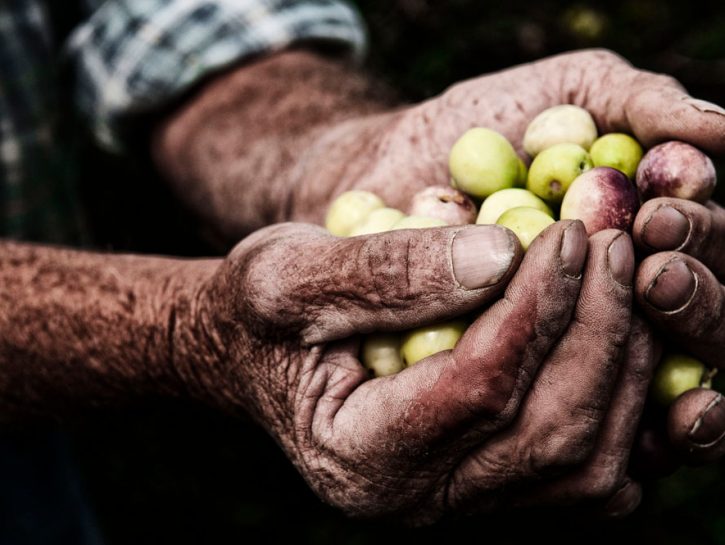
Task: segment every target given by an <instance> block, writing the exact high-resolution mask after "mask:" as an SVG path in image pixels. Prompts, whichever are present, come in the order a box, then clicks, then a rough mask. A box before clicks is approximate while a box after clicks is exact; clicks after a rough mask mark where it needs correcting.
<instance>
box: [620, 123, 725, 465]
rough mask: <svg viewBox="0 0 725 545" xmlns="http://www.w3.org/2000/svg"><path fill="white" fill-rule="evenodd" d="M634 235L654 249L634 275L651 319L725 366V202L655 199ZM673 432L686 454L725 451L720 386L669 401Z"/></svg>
mask: <svg viewBox="0 0 725 545" xmlns="http://www.w3.org/2000/svg"><path fill="white" fill-rule="evenodd" d="M721 141H722V136H721ZM634 239H635V242H636V243H637V245H638V246H639V248H640V249H641V250H642V251H643V252H646V253H648V254H652V255H650V256H649V257H647V258H646V259H645V260H644V261H643V262H642V264H641V266H640V267H639V270H638V271H637V275H636V298H637V301H638V303H639V306H640V308H641V309H642V311H643V312H644V313H645V314H646V316H647V318H648V320H649V321H650V322H651V323H653V324H655V325H656V327H657V328H658V329H659V330H660V331H662V332H663V333H664V336H665V338H666V339H668V340H671V341H674V342H675V343H676V344H677V345H678V346H679V347H681V349H684V351H686V352H687V353H690V354H692V355H694V356H697V357H698V358H700V359H702V361H704V362H705V363H706V364H707V365H709V366H711V367H716V368H719V369H724V368H725V360H723V353H725V287H723V285H722V283H723V282H725V210H724V209H723V208H722V207H720V206H718V205H717V204H715V203H714V202H709V203H708V204H707V205H706V206H703V205H700V204H697V203H693V202H690V201H684V200H680V199H665V198H661V199H653V200H651V201H648V202H646V203H645V204H644V205H643V207H642V209H641V210H640V212H639V214H638V215H637V218H636V222H635V226H634ZM667 435H668V436H669V440H670V441H671V442H672V444H673V445H674V446H675V448H676V449H677V450H678V451H679V456H680V457H682V458H683V459H684V461H686V462H690V463H703V462H708V461H713V460H716V459H718V458H720V457H721V456H723V454H725V401H724V400H723V396H722V394H719V393H717V392H714V391H711V390H705V389H699V390H695V391H692V392H688V393H687V394H686V395H684V396H682V397H681V398H680V399H678V400H677V401H676V402H675V403H674V405H673V406H672V407H671V408H670V411H669V418H668V424H667ZM660 443H661V444H665V442H662V441H660Z"/></svg>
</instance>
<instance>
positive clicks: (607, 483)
mask: <svg viewBox="0 0 725 545" xmlns="http://www.w3.org/2000/svg"><path fill="white" fill-rule="evenodd" d="M620 486H621V478H620V476H619V475H618V472H617V471H614V470H610V469H602V470H601V471H599V472H597V473H595V474H593V475H591V476H588V477H586V478H585V479H584V481H583V483H582V491H583V493H584V494H585V495H586V497H587V498H589V499H592V500H605V499H608V498H610V497H612V496H613V495H614V494H615V493H616V492H617V490H618V489H619V488H620Z"/></svg>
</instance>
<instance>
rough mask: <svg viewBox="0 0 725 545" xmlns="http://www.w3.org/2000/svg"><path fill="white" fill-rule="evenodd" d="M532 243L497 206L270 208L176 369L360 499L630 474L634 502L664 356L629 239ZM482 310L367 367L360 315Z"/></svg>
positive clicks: (601, 488)
mask: <svg viewBox="0 0 725 545" xmlns="http://www.w3.org/2000/svg"><path fill="white" fill-rule="evenodd" d="M587 254H588V256H589V257H588V259H587ZM520 260H521V250H520V248H519V245H518V242H517V241H516V239H515V238H514V237H513V235H512V234H511V233H510V232H509V231H506V230H504V229H501V228H499V227H495V226H464V227H450V228H440V229H425V230H404V231H395V232H389V233H381V234H378V235H372V236H366V237H352V238H345V239H340V238H335V237H332V236H330V235H329V234H327V233H326V232H325V231H324V230H322V229H319V228H316V227H312V226H306V225H299V224H281V225H277V226H273V227H270V228H267V229H264V230H262V231H259V232H257V233H255V234H254V235H252V236H250V237H249V238H248V239H246V240H245V241H243V242H242V243H241V244H240V245H239V246H237V247H236V248H235V250H234V251H233V252H232V253H231V254H230V255H229V257H228V258H227V260H226V261H225V263H224V264H223V265H222V266H221V267H220V269H219V270H218V271H217V273H216V275H215V276H214V277H213V278H212V280H211V281H210V282H208V283H207V284H206V285H205V288H204V289H203V290H202V291H201V292H200V293H199V296H198V298H197V308H196V309H195V314H196V316H197V319H196V320H195V321H194V323H195V324H196V326H195V327H194V329H193V330H190V331H188V332H187V333H186V335H182V336H183V337H184V338H186V339H187V341H186V343H185V344H184V343H181V344H182V345H184V346H186V347H187V348H186V349H180V350H179V352H177V358H176V361H178V362H180V363H179V364H178V368H179V372H180V373H181V375H182V376H185V377H187V378H188V382H189V384H190V385H191V386H190V387H191V388H192V389H193V390H194V391H196V392H197V394H198V395H200V396H202V397H204V398H205V399H207V400H208V401H210V402H211V403H213V404H215V405H217V406H223V407H225V408H227V409H228V410H232V411H233V410H236V409H239V408H240V407H241V408H243V409H245V410H247V411H250V412H251V413H252V414H254V415H256V417H257V419H258V420H259V422H260V423H261V424H262V425H263V426H264V427H266V428H267V429H268V430H269V432H270V433H271V434H272V435H273V436H274V437H275V439H276V440H277V441H278V442H279V443H280V445H281V446H282V447H283V449H284V450H285V452H286V453H287V455H288V456H289V457H290V459H291V460H292V461H293V462H294V463H295V465H296V466H297V468H298V469H299V471H300V472H301V474H302V475H303V476H304V478H305V479H306V480H307V482H308V483H309V484H310V486H311V487H312V488H313V490H315V491H316V493H317V494H319V495H320V496H321V497H322V498H323V499H325V500H326V501H328V502H330V503H332V504H334V505H336V506H338V507H340V508H342V509H343V510H345V511H346V512H347V513H349V514H353V515H356V516H390V517H395V518H398V519H404V520H407V521H409V522H413V523H422V522H428V521H431V520H435V519H437V518H439V517H441V516H443V515H444V514H445V513H448V512H452V511H470V510H479V509H495V508H498V507H502V506H510V505H518V504H523V503H527V502H534V503H536V504H541V503H571V502H576V501H585V500H591V501H592V502H594V503H595V504H596V505H600V506H603V505H605V504H606V503H607V501H609V500H610V498H611V497H612V496H615V495H617V494H618V493H619V496H620V500H618V503H617V502H615V503H616V505H619V507H617V509H615V511H617V512H620V513H621V512H628V511H629V510H631V509H633V508H634V506H636V503H637V500H638V494H637V490H638V489H637V487H636V485H631V484H630V482H629V480H628V477H627V475H626V471H625V469H626V465H627V464H626V461H627V456H628V452H629V448H628V445H629V443H630V442H631V437H632V435H633V434H634V427H635V426H636V422H637V415H638V414H639V411H640V410H641V407H642V405H643V402H644V396H645V393H646V385H647V382H648V377H649V373H650V370H651V367H652V361H653V358H652V357H651V350H650V349H649V348H648V340H647V339H646V338H644V341H643V340H642V336H641V335H640V336H631V335H630V331H631V328H630V324H631V297H632V274H633V270H634V257H633V249H632V244H631V241H630V239H629V237H628V236H626V235H625V234H622V233H620V232H617V231H607V232H603V233H600V234H598V235H597V236H595V237H593V238H592V239H591V240H590V241H587V237H586V233H585V231H584V229H583V226H582V225H581V224H580V223H578V222H560V223H557V224H555V225H553V226H551V227H550V228H549V229H548V230H547V231H545V233H544V234H543V236H542V237H540V239H538V240H537V241H536V242H535V243H534V244H533V245H532V246H531V248H530V249H529V251H528V252H527V254H526V256H525V257H524V258H523V261H522V262H521V264H520V267H518V270H516V269H517V265H518V264H519V261H520ZM514 271H516V272H515V274H514ZM472 312H475V313H477V314H478V317H477V318H476V319H475V321H474V322H473V324H472V325H471V326H470V328H469V329H468V330H467V332H466V333H465V334H464V336H463V337H462V338H461V340H460V341H459V343H458V344H457V346H456V348H455V349H454V350H452V351H446V352H441V353H438V354H436V355H433V356H431V357H429V358H427V359H426V360H423V361H421V362H419V363H418V364H416V365H414V366H412V367H410V368H407V369H405V370H404V371H402V372H400V373H399V374H397V375H394V376H390V377H384V378H376V379H370V378H369V376H368V374H367V373H366V371H365V370H364V369H363V367H362V365H361V364H360V362H359V360H358V356H357V353H358V345H359V338H360V337H359V334H364V333H369V332H373V331H378V330H385V331H388V330H405V329H410V328H413V327H416V326H419V325H422V324H427V323H431V322H436V321H439V320H444V319H448V318H451V317H453V316H455V315H462V314H470V313H472ZM200 339H201V340H202V342H200ZM183 355H185V357H183ZM556 483H560V484H558V485H557V484H556ZM621 490H628V492H626V493H623V492H621ZM514 491H515V492H516V494H514ZM618 491H619V492H618ZM504 492H505V493H504Z"/></svg>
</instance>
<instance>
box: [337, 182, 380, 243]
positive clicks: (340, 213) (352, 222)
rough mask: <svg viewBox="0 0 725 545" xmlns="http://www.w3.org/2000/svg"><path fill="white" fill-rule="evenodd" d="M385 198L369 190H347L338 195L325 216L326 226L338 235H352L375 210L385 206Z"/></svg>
mask: <svg viewBox="0 0 725 545" xmlns="http://www.w3.org/2000/svg"><path fill="white" fill-rule="evenodd" d="M384 206H385V203H384V202H383V200H382V199H381V198H380V197H378V196H377V195H375V194H374V193H370V192H369V191H346V192H345V193H343V194H341V195H340V196H339V197H337V198H336V199H335V200H334V201H333V202H332V204H331V205H330V208H329V209H328V210H327V216H326V217H325V227H326V228H327V230H328V231H330V233H332V234H333V235H336V236H338V237H346V236H348V235H350V233H351V232H352V230H353V229H355V228H356V227H357V226H358V225H360V224H361V223H363V222H364V221H365V220H366V219H367V217H368V216H369V215H370V213H371V212H372V211H373V210H377V209H378V208H383V207H384Z"/></svg>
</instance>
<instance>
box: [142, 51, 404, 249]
mask: <svg viewBox="0 0 725 545" xmlns="http://www.w3.org/2000/svg"><path fill="white" fill-rule="evenodd" d="M390 103H391V101H390V99H389V98H386V97H384V95H383V92H382V91H381V89H380V87H379V86H378V85H376V84H375V83H374V82H372V81H371V80H369V79H368V78H366V77H364V76H362V75H361V74H359V73H358V72H356V71H355V70H353V69H351V68H348V67H346V66H345V65H344V64H342V63H340V62H338V61H333V60H329V59H326V58H324V57H322V56H320V55H317V54H315V53H312V52H309V51H302V50H298V51H295V50H292V51H287V52H283V53H280V54H277V55H274V56H271V57H268V58H265V59H262V60H260V61H257V62H253V63H251V64H248V65H245V66H242V67H240V68H237V69H235V70H233V71H231V72H229V73H227V74H224V75H221V76H218V77H216V78H215V79H213V80H212V81H210V82H209V83H208V84H207V85H206V86H204V87H203V88H202V89H201V90H200V91H199V92H198V93H197V94H196V95H195V96H194V97H192V98H191V99H190V100H188V101H187V102H186V103H185V104H184V105H183V107H181V108H179V109H178V110H177V111H175V112H174V113H173V114H172V115H171V116H170V117H169V118H168V119H166V120H165V121H164V122H163V123H162V124H161V125H160V127H159V128H158V130H157V131H156V135H155V139H154V143H153V153H154V157H155V159H156V162H157V164H158V166H159V168H160V170H161V171H162V174H164V175H165V176H166V177H167V178H168V180H169V181H170V183H171V184H172V186H174V187H175V188H176V189H177V191H178V192H179V194H180V195H181V196H182V198H184V199H185V200H186V201H187V203H188V204H189V205H190V206H192V208H193V209H194V210H195V211H196V212H197V213H199V214H200V215H201V216H202V217H203V218H204V219H205V220H206V221H207V222H209V223H210V225H211V226H212V227H214V228H215V229H216V230H218V231H219V232H220V233H221V234H222V235H224V236H226V237H228V238H230V239H231V240H236V239H238V238H240V237H241V236H242V235H244V234H246V233H248V232H249V231H252V230H254V229H257V228H259V227H262V226H264V225H268V224H270V223H275V222H279V221H284V220H288V219H310V217H309V216H308V217H305V215H306V214H309V213H310V211H309V208H310V206H309V203H310V202H312V203H314V201H315V199H317V198H318V197H317V196H318V195H324V196H327V195H328V194H329V192H330V191H331V190H332V189H333V188H334V187H333V184H334V183H335V182H337V181H339V177H340V176H350V175H351V174H352V173H350V172H345V171H344V170H343V169H339V170H338V171H337V172H336V173H335V174H334V175H333V174H332V173H331V172H326V173H325V174H326V175H325V176H322V173H321V172H319V170H318V169H319V162H318V161H313V163H314V166H313V165H312V164H308V162H307V159H308V158H309V153H308V152H309V150H310V149H311V148H312V147H313V146H314V145H315V144H316V143H317V142H318V140H319V139H320V138H321V136H322V135H323V134H324V133H326V132H327V131H329V129H330V128H331V127H333V126H335V125H337V124H340V123H341V122H343V121H345V120H348V119H360V118H366V119H365V121H364V122H366V123H369V125H370V131H371V132H374V131H377V130H378V127H380V125H381V124H383V123H385V122H386V116H385V115H384V114H383V112H384V111H385V110H386V109H388V108H390ZM380 114H382V115H380ZM361 145H364V143H362V142H361V141H360V140H359V139H355V141H354V142H350V143H349V148H350V149H346V150H341V149H340V142H339V141H338V142H336V146H335V147H336V150H335V151H334V156H332V155H331V156H330V162H331V163H335V162H337V163H343V164H344V163H348V164H349V163H351V162H350V161H349V158H350V156H354V154H355V153H356V150H355V147H356V146H358V150H357V151H362V150H360V149H359V146H361ZM343 147H344V146H343ZM330 153H331V154H332V153H333V151H332V150H330ZM346 155H349V156H348V157H347V159H348V160H345V156H346ZM341 166H342V165H341ZM309 169H315V170H317V172H310V170H309ZM309 178H315V183H314V184H310V187H306V188H300V187H299V186H300V180H302V179H309ZM300 191H306V192H308V194H307V195H304V196H303V198H302V199H299V198H298V195H295V193H296V192H297V193H298V192H300ZM298 201H305V203H306V204H304V205H299V204H298ZM296 208H297V209H296ZM315 213H318V211H313V212H312V214H315Z"/></svg>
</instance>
